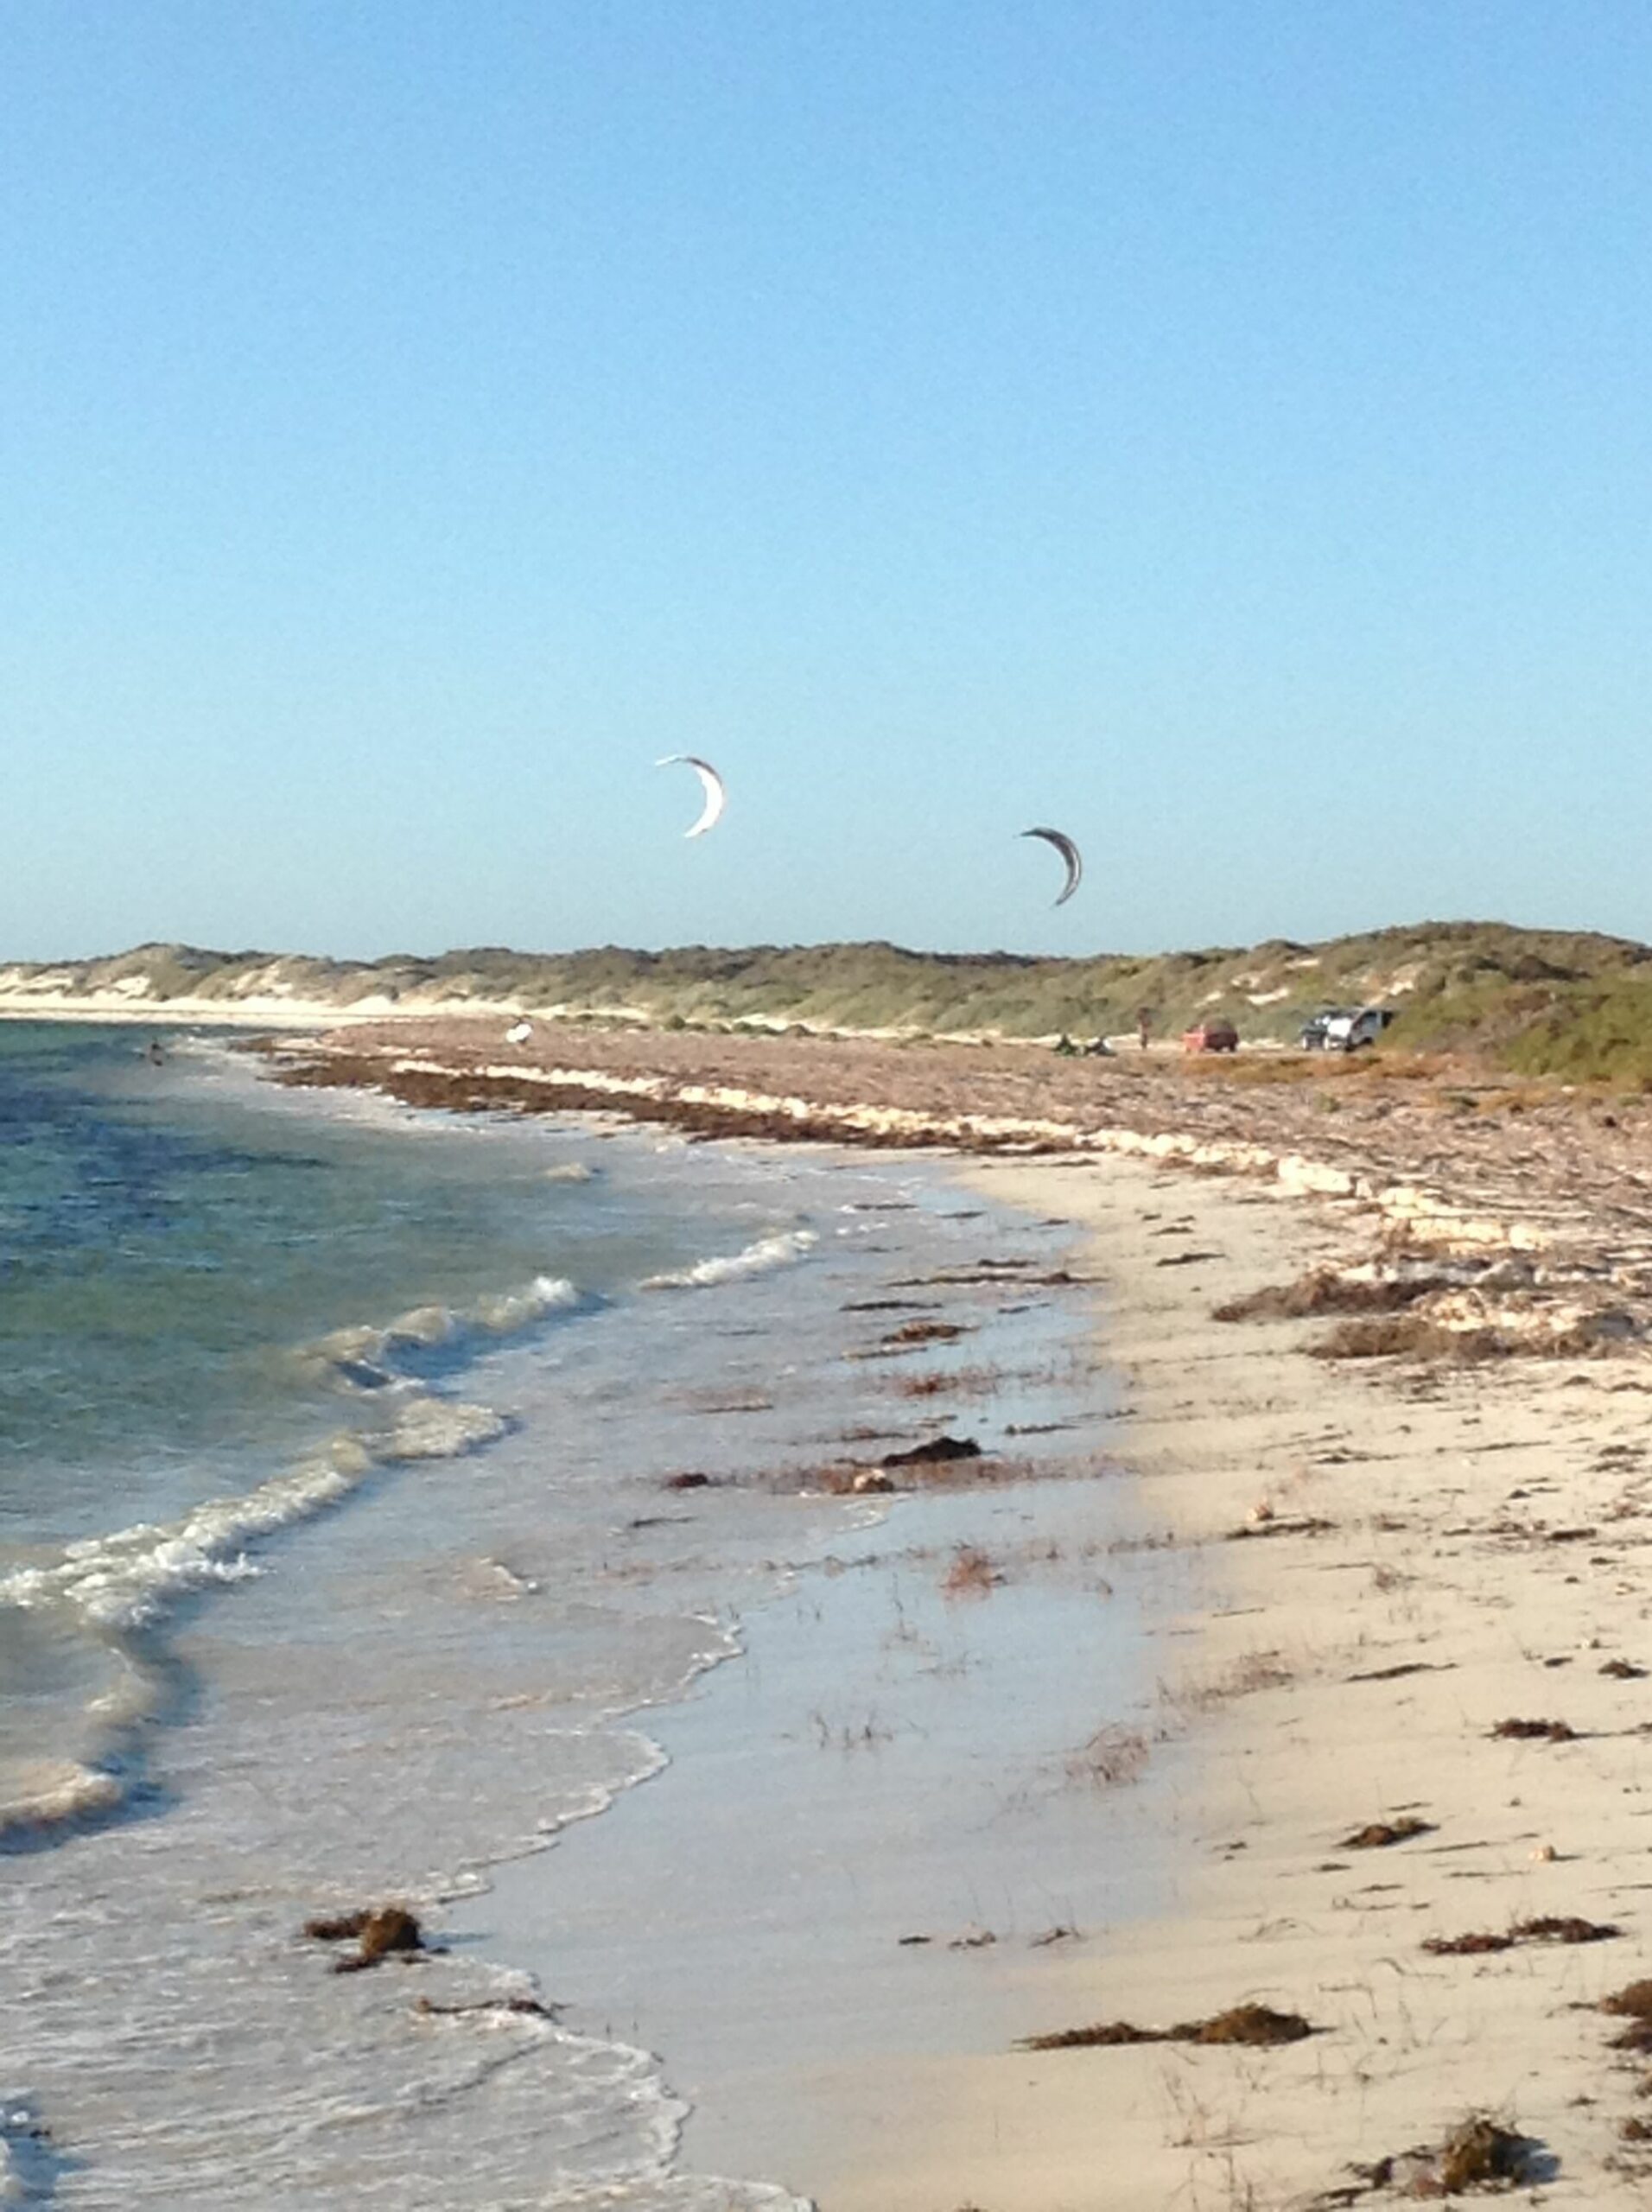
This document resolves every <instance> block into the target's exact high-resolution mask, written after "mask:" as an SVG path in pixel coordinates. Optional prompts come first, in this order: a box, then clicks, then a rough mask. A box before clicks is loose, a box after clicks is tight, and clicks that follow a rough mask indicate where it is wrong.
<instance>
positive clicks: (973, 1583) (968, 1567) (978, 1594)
mask: <svg viewBox="0 0 1652 2212" xmlns="http://www.w3.org/2000/svg"><path fill="white" fill-rule="evenodd" d="M1003 1580H1004V1575H1003V1573H1002V1571H1001V1569H1000V1568H999V1567H996V1566H995V1565H994V1562H993V1560H992V1559H991V1557H990V1555H989V1554H988V1553H986V1552H983V1551H981V1550H979V1549H977V1548H976V1547H975V1545H974V1544H960V1545H959V1546H958V1548H957V1549H956V1552H954V1554H953V1555H952V1564H951V1566H950V1567H948V1569H947V1571H946V1573H944V1575H943V1576H942V1578H941V1594H942V1595H943V1596H944V1597H947V1598H984V1597H985V1596H986V1595H987V1593H988V1591H989V1590H995V1589H996V1588H997V1587H998V1585H999V1584H1000V1583H1001V1582H1002V1581H1003Z"/></svg>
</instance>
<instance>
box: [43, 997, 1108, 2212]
mask: <svg viewBox="0 0 1652 2212" xmlns="http://www.w3.org/2000/svg"><path fill="white" fill-rule="evenodd" d="M152 1035H153V1033H151V1032H149V1031H144V1032H143V1033H138V1032H136V1031H132V1030H126V1029H121V1028H111V1029H106V1030H105V1029H89V1028H86V1027H79V1026H76V1027H51V1026H47V1025H0V1453H3V1459H0V1690H3V1696H0V1858H3V1873H4V1878H5V1882H6V1889H7V1910H6V1911H5V1914H4V1916H3V1918H0V2011H3V2018H4V2020H5V2035H4V2038H3V2043H0V2203H15V2204H48V2203H49V2204H52V2205H57V2206H63V2207H76V2208H79V2207H85V2208H93V2207H96V2208H108V2212H114V2208H133V2207H142V2206H156V2207H161V2206H165V2207H168V2208H178V2207H183V2206H188V2207H212V2208H219V2207H223V2208H226V2209H227V2208H246V2209H247V2212H253V2208H257V2209H258V2212H263V2209H264V2208H274V2207H276V2206H281V2207H285V2208H290V2207H292V2206H295V2205H303V2206H305V2207H315V2208H326V2207H332V2206H340V2207H342V2206H346V2205H348V2206H353V2207H371V2206H372V2205H377V2204H383V2205H385V2206H396V2207H397V2208H414V2209H415V2212H418V2209H422V2208H430V2212H435V2208H438V2207H443V2208H445V2207H452V2206H456V2205H461V2204H462V2205H465V2206H467V2207H479V2208H480V2207H488V2208H505V2207H523V2208H526V2207H530V2206H531V2207H540V2208H552V2207H576V2206H596V2205H602V2206H607V2207H613V2208H630V2209H631V2212H754V2209H755V2208H757V2207H760V2206H769V2205H790V2204H792V2203H794V2202H795V2201H796V2200H794V2199H793V2198H792V2197H791V2196H789V2195H788V2194H787V2193H786V2191H785V2190H784V2189H783V2188H780V2187H779V2186H778V2185H776V2184H775V2183H772V2181H765V2179H764V2178H763V2177H761V2176H753V2177H748V2178H745V2179H740V2178H734V2177H721V2178H713V2177H706V2176H703V2175H696V2174H694V2173H693V2172H690V2171H687V2170H686V2169H685V2166H684V2164H683V2158H682V2157H681V2155H680V2153H681V2141H682V2134H683V2121H684V2118H685V2107H684V2104H683V2101H682V2100H681V2099H680V2098H678V2097H677V2095H675V2094H673V2091H672V2089H671V2088H670V2082H669V2054H667V2055H666V2057H667V2064H666V2065H664V2066H663V2065H662V2063H661V2062H660V2060H659V2059H658V2058H657V2057H656V2056H653V2055H651V2054H650V2053H649V2052H647V2051H645V2050H640V2049H639V2048H637V2047H635V2046H634V2045H633V2044H629V2043H626V2042H625V2041H623V2040H617V2039H614V2038H613V2037H611V2036H610V2035H608V2034H607V2033H602V2034H596V2033H591V2032H580V2031H575V2030H574V2029H573V2028H571V2027H569V2026H567V2025H565V2024H562V2023H561V2022H560V2021H559V2020H558V2019H557V2018H553V2017H551V2016H550V2014H549V2013H547V2012H542V2011H539V2010H537V2009H534V1999H535V1990H536V1986H535V1985H534V1984H532V1983H531V1982H530V1981H529V1980H527V1979H526V1977H525V1976H524V1974H522V1973H521V1972H520V1971H518V1969H517V1968H516V1967H514V1966H513V1964H512V1963H511V1961H510V1960H509V1958H508V1949H509V1945H508V1931H507V1937H506V1940H505V1942H504V1943H503V1945H501V1943H500V1942H493V1943H492V1944H491V1945H486V1946H484V1945H482V1944H480V1943H479V1942H475V1941H473V1939H471V1938H469V1937H467V1936H465V1935H464V1934H463V1932H462V1928H461V1923H462V1921H463V1917H464V1916H463V1914H462V1913H461V1911H460V1910H458V1909H457V1906H458V1903H459V1901H461V1900H463V1899H465V1898H466V1897H476V1896H478V1895H480V1893H482V1892H484V1891H486V1890H487V1889H488V1888H489V1886H490V1885H491V1884H492V1882H493V1880H494V1879H495V1878H496V1873H497V1870H498V1869H499V1868H500V1867H501V1866H503V1865H504V1864H505V1862H508V1861H510V1860H511V1859H519V1858H522V1857H524V1855H526V1854H530V1853H537V1852H539V1851H541V1850H543V1849H544V1848H545V1847H547V1846H549V1845H550V1844H551V1843H553V1842H554V1841H555V1840H556V1839H557V1838H558V1837H559V1836H560V1835H562V1834H564V1833H566V1832H569V1830H570V1829H571V1827H573V1826H574V1825H575V1824H582V1823H587V1822H590V1821H594V1820H597V1818H598V1816H600V1815H601V1814H602V1813H603V1812H604V1810H605V1808H609V1807H610V1806H612V1805H613V1804H614V1802H615V1801H616V1800H618V1799H619V1798H620V1797H622V1796H624V1795H625V1794H626V1793H627V1792H629V1791H631V1790H632V1789H634V1788H635V1787H636V1786H637V1785H638V1784H639V1783H643V1782H645V1781H648V1780H649V1779H651V1777H656V1776H658V1775H659V1774H660V1773H661V1770H662V1769H663V1768H664V1766H665V1764H666V1754H665V1753H664V1751H663V1750H662V1749H661V1748H660V1744H659V1741H658V1736H657V1734H656V1733H655V1732H653V1731H652V1730H651V1727H650V1725H649V1719H650V1713H651V1710H652V1709H656V1708H663V1707H670V1706H672V1705H673V1703H674V1702H675V1701H677V1700H681V1699H682V1698H683V1695H684V1694H685V1693H686V1692H688V1691H689V1688H690V1687H691V1686H692V1685H693V1684H694V1683H695V1682H696V1678H697V1677H699V1676H700V1675H703V1674H704V1673H705V1672H706V1670H708V1669H712V1668H715V1667H716V1666H717V1665H718V1663H719V1662H721V1661H723V1660H725V1659H727V1658H728V1657H729V1656H731V1655H734V1654H735V1653H737V1652H738V1651H739V1650H740V1648H741V1640H742V1623H743V1622H744V1621H745V1620H746V1619H747V1618H748V1617H750V1616H752V1615H753V1613H754V1612H756V1611H760V1609H761V1608H762V1607H764V1606H765V1605H772V1604H773V1603H774V1602H775V1601H776V1599H777V1598H778V1597H780V1596H781V1595H783V1594H784V1593H785V1592H788V1591H790V1590H793V1589H795V1588H796V1587H797V1582H798V1578H799V1577H800V1576H801V1575H804V1574H805V1573H807V1572H808V1570H809V1568H810V1564H811V1563H812V1562H813V1561H815V1560H818V1559H819V1557H820V1556H821V1554H822V1553H823V1550H824V1549H825V1548H827V1547H829V1545H830V1544H832V1543H833V1542H835V1541H842V1538H843V1536H844V1535H845V1533H846V1532H852V1531H853V1530H854V1529H855V1528H856V1527H857V1525H864V1526H867V1527H870V1526H871V1525H873V1523H874V1522H875V1520H876V1518H877V1517H878V1516H879V1515H880V1513H881V1512H882V1511H883V1510H884V1508H883V1505H882V1503H881V1502H880V1500H878V1499H876V1498H875V1497H872V1498H868V1497H847V1498H846V1497H841V1496H833V1495H826V1494H823V1493H822V1491H820V1489H819V1488H818V1485H817V1484H816V1482H815V1480H814V1476H815V1472H816V1470H817V1469H818V1468H819V1467H820V1466H821V1465H823V1464H825V1463H828V1462H829V1461H831V1460H833V1459H842V1457H843V1456H844V1455H845V1453H846V1452H855V1453H858V1454H859V1455H860V1456H861V1457H862V1458H864V1457H866V1456H867V1455H868V1454H870V1455H871V1456H873V1457H875V1447H876V1442H877V1440H878V1439H879V1438H880V1437H886V1438H888V1439H889V1440H891V1441H900V1442H910V1441H911V1440H912V1439H913V1437H914V1436H916V1435H918V1434H922V1433H926V1431H927V1433H933V1432H934V1429H935V1428H936V1427H937V1426H938V1425H939V1418H940V1416H939V1414H938V1411H937V1410H936V1409H931V1408H928V1407H926V1406H924V1404H922V1403H921V1402H912V1401H909V1400H906V1399H903V1398H902V1397H901V1396H900V1395H899V1393H898V1392H897V1391H895V1390H893V1389H892V1388H891V1369H890V1363H887V1362H884V1361H880V1360H878V1359H875V1358H871V1359H868V1358H866V1357H863V1355H864V1354H865V1353H866V1352H867V1351H868V1350H875V1348H876V1339H877V1337H878V1335H879V1334H880V1332H882V1331H883V1330H884V1329H886V1327H887V1325H888V1324H889V1322H890V1320H891V1319H892V1318H896V1319H898V1318H899V1315H898V1314H892V1312H891V1310H890V1309H889V1308H888V1306H887V1303H886V1302H887V1300H890V1299H892V1298H893V1299H897V1300H905V1301H907V1302H910V1303H911V1304H912V1305H913V1306H917V1307H918V1308H927V1307H929V1306H931V1305H933V1304H934V1303H935V1302H937V1300H943V1299H950V1300H953V1301H954V1302H955V1303H956V1301H958V1300H962V1301H963V1304H964V1306H966V1307H968V1308H969V1316H970V1318H969V1327H970V1331H971V1334H970V1335H969V1338H967V1339H965V1340H962V1341H961V1342H960V1343H959V1344H956V1345H950V1346H942V1347H938V1348H937V1349H935V1350H934V1351H932V1352H931V1353H930V1354H929V1355H928V1357H929V1362H930V1364H931V1367H936V1368H939V1369H941V1370H944V1369H945V1367H946V1365H947V1363H949V1362H952V1363H962V1362H963V1361H965V1360H975V1361H976V1362H982V1361H988V1362H995V1363H997V1373H998V1376H999V1382H998V1386H997V1387H996V1388H995V1389H994V1393H993V1399H992V1412H991V1421H992V1423H993V1425H994V1437H993V1439H992V1440H993V1441H995V1442H997V1443H999V1444H1000V1445H1001V1446H1005V1447H1006V1448H1010V1449H1014V1450H1017V1451H1021V1452H1026V1453H1029V1454H1030V1453H1033V1452H1039V1451H1045V1450H1049V1451H1051V1452H1057V1451H1058V1450H1059V1448H1060V1438H1059V1437H1058V1436H1054V1435H1052V1438H1051V1440H1049V1442H1048V1444H1047V1445H1046V1443H1045V1440H1043V1439H1039V1440H1036V1441H1035V1440H1032V1439H1028V1440H1025V1441H1022V1442H1020V1443H1016V1444H1013V1445H1010V1444H1009V1443H1008V1439H1009V1437H1010V1434H1011V1433H1012V1432H1013V1430H1014V1429H1016V1428H1017V1427H1039V1428H1042V1427H1044V1426H1045V1424H1044V1423H1043V1422H1042V1421H1033V1420H1032V1417H1031V1416H1032V1413H1033V1412H1038V1413H1040V1414H1046V1415H1047V1414H1050V1412H1051V1411H1052V1407H1054V1408H1056V1409H1057V1410H1059V1406H1060V1404H1061V1403H1063V1402H1064V1400H1063V1397H1062V1393H1063V1389H1064V1383H1063V1381H1062V1376H1063V1374H1064V1363H1070V1362H1072V1361H1073V1360H1074V1358H1075V1341H1076V1339H1075V1329H1076V1326H1077V1322H1076V1319H1075V1316H1074V1315H1073V1313H1071V1311H1070V1310H1064V1309H1063V1308H1062V1306H1060V1305H1059V1304H1058V1302H1056V1301H1052V1300H1049V1299H1048V1298H1041V1297H1039V1296H1038V1295H1037V1294H1032V1293H1031V1292H1027V1293H1026V1294H1017V1287H1016V1285H1015V1284H1014V1282H1013V1277H1007V1276H1001V1277H994V1276H992V1275H990V1274H988V1273H986V1272H985V1271H983V1270H982V1268H981V1265H980V1262H981V1261H982V1258H983V1257H984V1256H987V1255H994V1254H999V1253H1001V1252H1003V1251H1004V1250H1005V1249H1007V1245H1008V1243H1013V1248H1014V1249H1015V1251H1016V1252H1017V1253H1019V1254H1020V1255H1021V1258H1020V1266H1021V1267H1022V1268H1023V1269H1027V1268H1037V1267H1039V1266H1040V1265H1044V1264H1045V1263H1047V1264H1048V1265H1049V1266H1051V1267H1054V1266H1056V1265H1058V1264H1059V1262H1060V1261H1061V1259H1062V1256H1063V1254H1064V1238H1065V1236H1066V1235H1067V1234H1068V1232H1065V1231H1064V1230H1062V1229H1061V1228H1060V1227H1059V1225H1057V1224H1046V1225H1044V1226H1042V1227H1039V1226H1036V1225H1030V1224H1025V1223H1017V1224H1014V1227H1013V1235H1012V1234H1011V1232H1010V1231H1009V1230H1007V1225H1006V1224H1005V1222H1004V1221H1003V1220H1002V1219H1001V1218H999V1217H994V1215H993V1214H992V1213H991V1211H990V1210H989V1209H986V1208H983V1207H982V1205H980V1204H979V1202H976V1201H969V1200H965V1199H963V1198H961V1197H960V1195H959V1193H958V1192H957V1191H956V1189H954V1188H952V1187H950V1186H949V1185H947V1184H946V1183H945V1182H944V1180H942V1179H940V1178H939V1177H938V1176H937V1175H936V1174H935V1173H934V1172H933V1171H932V1170H930V1169H928V1168H925V1167H922V1166H914V1165H912V1163H909V1162H902V1161H898V1160H876V1159H874V1160H867V1159H863V1158H860V1157H852V1156H848V1155H838V1154H830V1153H828V1152H824V1151H821V1152H814V1151H810V1152H797V1153H786V1154H782V1153H777V1152H771V1153H763V1152H761V1151H759V1150H757V1149H755V1148H745V1147H721V1146H717V1145H713V1144H701V1143H689V1142H685V1141H679V1140H677V1139H676V1138H675V1137H672V1136H670V1135H664V1136H663V1135H660V1134H659V1133H658V1132H643V1131H637V1130H633V1129H630V1128H623V1127H620V1126H618V1125H615V1126H613V1127H610V1128H604V1127H600V1126H598V1125H596V1124H594V1123H592V1122H567V1123H561V1124H558V1123H555V1122H548V1121H534V1122H521V1121H517V1120H513V1119H511V1118H509V1117H504V1116H480V1117H449V1116H442V1115H435V1114H426V1113H419V1112H416V1111H413V1110H410V1109H403V1108H400V1107H398V1106H396V1105H394V1104H392V1103H388V1102H385V1101H383V1100H379V1099H377V1098H375V1097H372V1096H367V1095H365V1094H360V1095H351V1094H339V1093H323V1094H314V1093H300V1092H293V1091H288V1090H281V1089H279V1088H277V1087H276V1086H273V1085H271V1084H268V1083H267V1082H265V1081H263V1080H262V1079H261V1076H260V1071H259V1069H258V1067H257V1064H256V1063H254V1062H253V1061H251V1059H249V1058H246V1057H245V1056H240V1055H236V1054H233V1053H231V1052H227V1051H226V1050H225V1049H223V1048H222V1047H220V1046H217V1045H214V1044H213V1043H211V1042H210V1041H206V1040H201V1039H189V1038H177V1039H173V1038H168V1039H165V1040H164V1041H165V1050H164V1053H163V1056H162V1060H161V1062H160V1064H159V1065H156V1064H155V1062H154V1060H153V1059H152V1058H151V1056H150V1054H149V1051H148V1049H147V1048H148V1046H149V1042H150V1039H151V1036H152ZM949 1271H950V1272H951V1273H953V1274H956V1275H958V1276H959V1277H961V1278H962V1279H963V1287H959V1288H957V1289H956V1290H951V1289H947V1290H938V1289H932V1288H931V1289H926V1288H923V1287H912V1285H913V1283H914V1281H916V1282H918V1283H924V1282H927V1281H928V1280H929V1279H930V1278H932V1277H933V1276H935V1275H937V1274H943V1275H944V1274H947V1273H948V1272H949ZM1073 1389H1074V1390H1075V1391H1076V1392H1077V1394H1078V1395H1079V1396H1083V1394H1084V1392H1085V1391H1087V1390H1089V1389H1090V1384H1089V1383H1081V1382H1078V1381H1075V1382H1074V1383H1073ZM1076 1402H1077V1398H1076V1399H1075V1403H1076ZM1018 1414H1020V1416H1021V1418H1020V1420H1019V1421H1018V1420H1017V1418H1016V1416H1017V1415H1018ZM684 1473H691V1474H696V1475H705V1476H706V1477H707V1478H708V1481H707V1482H706V1483H705V1484H704V1485H702V1486H697V1487H695V1488H691V1489H690V1488H673V1487H670V1478H672V1477H674V1476H677V1475H680V1474H684ZM585 1832H586V1831H585V1830H584V1829H583V1828H582V1827H581V1834H583V1833H585ZM386 1898H396V1899H399V1900H402V1901H403V1902H406V1903H409V1904H412V1905H413V1906H414V1907H415V1908H416V1910H419V1911H420V1912H421V1914H422V1915H423V1916H426V1918H427V1920H428V1921H429V1923H431V1924H432V1925H433V1926H434V1927H435V1928H436V1929H438V1930H439V1929H441V1928H442V1925H443V1923H444V1916H446V1918H447V1919H448V1920H449V1921H450V1922H451V1923H453V1925H454V1929H455V1931H457V1932H455V1934H454V1937H453V1940H452V1941H450V1942H448V1945H447V1947H446V1948H444V1949H442V1951H440V1952H439V1953H437V1954H435V1955H431V1956H429V1957H427V1958H422V1959H421V1960H420V1961H417V1962H416V1964H403V1963H398V1962H396V1961H390V1962H387V1963H386V1964H385V1965H384V1966H383V1967H379V1968H378V1969H376V1970H374V1971H373V1972H372V1973H360V1974H340V1973H336V1972H334V1970H333V1969H334V1964H335V1962H336V1959H337V1956H338V1953H337V1950H336V1948H334V1949H329V1948H327V1947H326V1946H324V1945H321V1944H318V1943H316V1942H308V1941H305V1940H304V1939H303V1938H302V1936H301V1935H300V1934H299V1932H298V1931H299V1929H300V1926H301V1923H302V1922H303V1921H304V1920H305V1919H306V1918H307V1917H308V1916H312V1915H314V1914H316V1913H318V1912H327V1911H336V1910H341V1909H347V1908H352V1907H357V1906H360V1905H363V1904H374V1903H377V1902H378V1901H381V1900H383V1899H386Z"/></svg>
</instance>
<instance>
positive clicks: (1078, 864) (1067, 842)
mask: <svg viewBox="0 0 1652 2212" xmlns="http://www.w3.org/2000/svg"><path fill="white" fill-rule="evenodd" d="M1021 835H1022V836H1024V837H1042V838H1043V840H1044V842H1045V844H1046V845H1053V846H1054V847H1055V849H1056V850H1057V852H1058V853H1059V854H1060V855H1061V857H1062V859H1063V860H1064V861H1065V862H1066V863H1067V880H1066V881H1065V883H1064V884H1063V885H1062V887H1061V893H1060V895H1059V897H1058V899H1056V901H1055V903H1056V905H1057V906H1065V905H1066V903H1067V901H1068V899H1071V897H1072V894H1073V893H1074V892H1075V891H1077V888H1078V887H1079V885H1080V883H1081V882H1082V881H1083V875H1084V863H1083V858H1082V857H1081V855H1080V854H1079V850H1078V848H1077V845H1075V844H1074V842H1073V841H1072V839H1071V837H1070V836H1068V835H1067V833H1066V831H1065V830H1064V829H1023V830H1022V832H1021Z"/></svg>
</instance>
